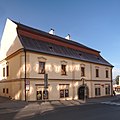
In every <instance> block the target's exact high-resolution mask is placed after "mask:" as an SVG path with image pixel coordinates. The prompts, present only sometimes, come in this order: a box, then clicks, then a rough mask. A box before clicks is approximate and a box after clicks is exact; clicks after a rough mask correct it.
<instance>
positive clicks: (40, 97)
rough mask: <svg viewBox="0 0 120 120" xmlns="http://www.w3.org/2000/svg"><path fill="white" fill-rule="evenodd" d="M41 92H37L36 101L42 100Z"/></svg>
mask: <svg viewBox="0 0 120 120" xmlns="http://www.w3.org/2000/svg"><path fill="white" fill-rule="evenodd" d="M42 96H43V95H42V91H37V100H42V99H43V98H42Z"/></svg>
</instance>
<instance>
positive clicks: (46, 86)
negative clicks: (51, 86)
mask: <svg viewBox="0 0 120 120" xmlns="http://www.w3.org/2000/svg"><path fill="white" fill-rule="evenodd" d="M44 87H45V88H48V74H44Z"/></svg>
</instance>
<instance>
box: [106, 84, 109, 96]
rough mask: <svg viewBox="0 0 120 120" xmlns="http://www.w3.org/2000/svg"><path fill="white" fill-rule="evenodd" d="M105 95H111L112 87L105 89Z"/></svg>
mask: <svg viewBox="0 0 120 120" xmlns="http://www.w3.org/2000/svg"><path fill="white" fill-rule="evenodd" d="M105 94H106V95H110V85H106V87H105Z"/></svg>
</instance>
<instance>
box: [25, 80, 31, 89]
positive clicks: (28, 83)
mask: <svg viewBox="0 0 120 120" xmlns="http://www.w3.org/2000/svg"><path fill="white" fill-rule="evenodd" d="M26 90H27V91H28V90H30V81H29V80H26Z"/></svg>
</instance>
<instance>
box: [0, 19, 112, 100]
mask: <svg viewBox="0 0 120 120" xmlns="http://www.w3.org/2000/svg"><path fill="white" fill-rule="evenodd" d="M112 68H113V66H112V65H111V64H110V63H109V62H107V61H106V60H105V59H104V58H103V57H102V56H101V55H100V52H99V51H97V50H94V49H91V48H89V47H87V46H84V45H82V44H80V43H77V42H75V41H72V40H68V39H65V38H62V37H59V36H56V35H54V34H51V33H47V32H43V31H41V30H37V29H34V28H31V27H29V26H25V25H23V24H20V23H17V22H15V21H12V20H10V19H7V21H6V25H5V28H4V32H3V36H2V40H1V58H0V96H6V97H11V98H12V99H16V100H27V101H36V100H45V99H48V100H71V99H85V98H86V97H87V98H92V97H101V96H110V95H112V93H113V91H112ZM46 76H47V78H48V80H47V79H45V78H46ZM46 81H47V82H46Z"/></svg>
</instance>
